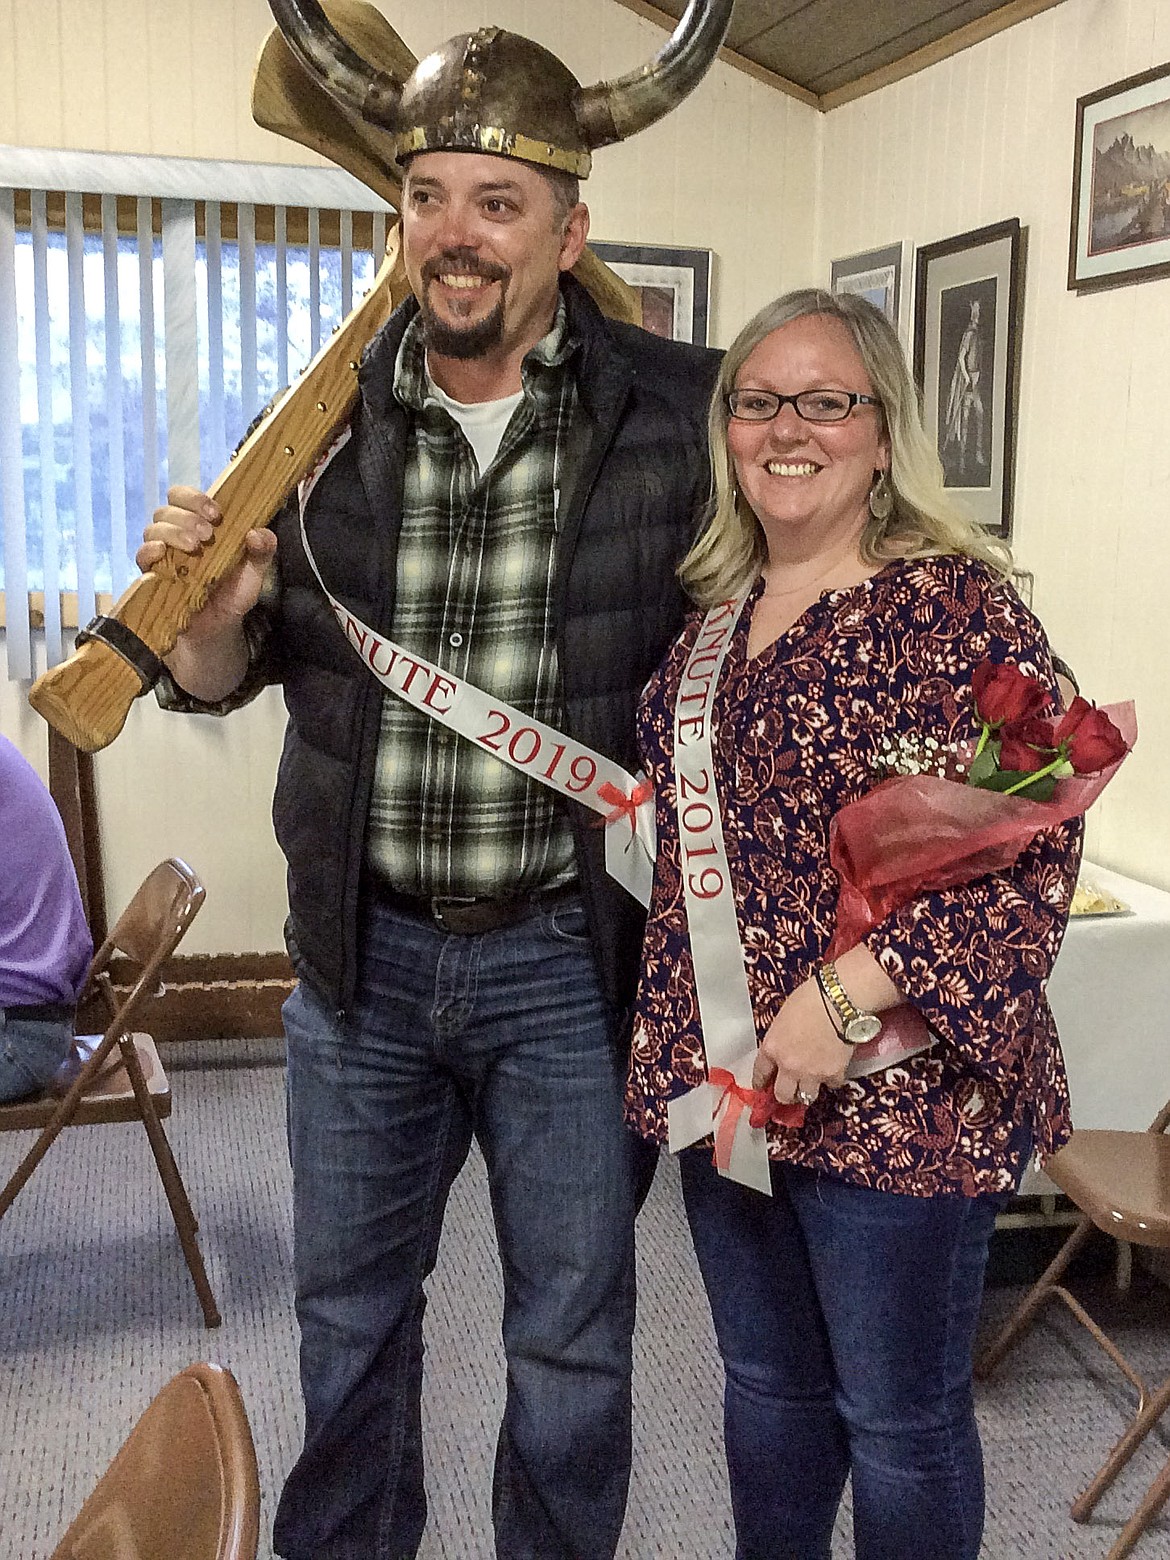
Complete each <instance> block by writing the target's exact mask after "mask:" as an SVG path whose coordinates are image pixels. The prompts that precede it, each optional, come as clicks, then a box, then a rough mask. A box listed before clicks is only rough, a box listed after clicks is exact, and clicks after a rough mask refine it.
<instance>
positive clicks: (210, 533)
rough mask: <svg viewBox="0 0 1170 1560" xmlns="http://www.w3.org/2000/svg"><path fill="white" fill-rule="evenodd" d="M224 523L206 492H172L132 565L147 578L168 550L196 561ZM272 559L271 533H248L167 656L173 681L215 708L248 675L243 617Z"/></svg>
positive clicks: (182, 489)
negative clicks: (241, 552) (236, 556)
mask: <svg viewBox="0 0 1170 1560" xmlns="http://www.w3.org/2000/svg"><path fill="white" fill-rule="evenodd" d="M222 519H223V516H222V515H221V514H220V512H219V509H218V508H217V506H216V504H215V501H214V500H213V499H211V498H209V497H208V496H207V494H206V493H201V492H199V490H198V489H197V488H190V487H173V488H171V489H170V490H169V491H168V493H167V502H166V504H165V505H164V507H163V508H161V509H156V510H155V512H154V515H153V516H152V518H151V521H150V524H149V525H148V526H147V527H146V529H145V530H144V531H143V533H142V545H141V547H139V549H138V551H137V553H136V554H135V555H134V561H135V562H136V563H137V565H138V567H139V568H140V569H141V570H142V571H143V573H144V574H145V573H147V572H148V571H149V570H150V569H152V568H153V567H154V566H155V564H157V563H159V562H160V561H161V560H162V558H163V555H164V553H165V551H166V549H167V548H168V547H174V548H177V549H178V551H180V552H185V553H190V554H191V555H192V557H196V558H197V557H199V555H200V554H201V553H202V551H203V549H204V548H205V547H212V546H214V545H215V528H216V526H218V525H219V523H220V521H221V520H222ZM275 556H276V536H275V534H274V533H273V532H272V531H270V530H268V529H266V528H263V529H256V530H251V531H249V532H248V534H247V536H246V537H245V538H244V555H243V557H242V558H241V560H240V562H239V564H238V565H237V566H236V567H235V568H234V569H230V570H229V571H228V573H227V574H225V575H224V577H223V578H222V579H221V580H220V581H219V582H218V584H216V586H215V587H214V589H213V590H212V591H211V594H210V595H209V596H208V598H207V600H206V602H205V603H204V605H203V606H202V607H201V608H200V610H199V611H198V612H197V613H196V614H195V616H194V617H193V618H192V619H191V621H190V622H189V623H188V625H187V627H186V629H185V631H184V632H183V633H182V634H180V635H179V638H178V641H177V643H176V645H175V648H174V649H173V650H172V651H171V653H170V655H168V656H167V657H166V664H167V667H168V669H169V671H170V673H171V675H172V677H174V679H175V681H176V682H177V683H178V684H179V686H180V687H182V688H185V689H186V691H187V692H188V693H190V694H193V695H194V697H195V698H197V699H200V700H203V701H204V702H205V703H208V704H214V703H216V702H217V701H218V700H219V699H222V698H224V697H225V696H226V695H227V694H229V693H231V692H232V690H233V689H234V688H236V687H237V686H238V685H239V683H240V681H241V679H242V678H243V676H244V673H245V672H246V671H247V669H248V647H247V642H246V640H245V638H244V628H243V624H244V618H245V616H246V615H247V613H248V612H250V611H251V609H252V608H253V607H254V606H255V605H256V603H257V601H258V600H259V599H260V590H261V587H262V586H263V584H264V576H265V574H266V572H267V570H268V567H269V565H270V564H271V563H272V560H273V558H274V557H275Z"/></svg>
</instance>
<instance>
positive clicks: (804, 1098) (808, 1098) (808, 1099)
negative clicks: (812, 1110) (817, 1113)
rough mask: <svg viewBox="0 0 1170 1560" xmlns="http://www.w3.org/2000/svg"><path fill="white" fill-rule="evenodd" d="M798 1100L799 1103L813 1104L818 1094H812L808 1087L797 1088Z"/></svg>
mask: <svg viewBox="0 0 1170 1560" xmlns="http://www.w3.org/2000/svg"><path fill="white" fill-rule="evenodd" d="M796 1102H797V1104H798V1105H812V1104H814V1103H815V1102H816V1095H815V1094H810V1093H809V1092H808V1090H807V1089H797V1091H796Z"/></svg>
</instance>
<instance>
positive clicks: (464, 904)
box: [430, 899, 477, 937]
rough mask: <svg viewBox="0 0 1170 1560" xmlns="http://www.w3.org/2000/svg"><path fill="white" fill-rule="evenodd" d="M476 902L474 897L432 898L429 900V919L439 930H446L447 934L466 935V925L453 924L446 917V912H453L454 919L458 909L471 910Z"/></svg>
mask: <svg viewBox="0 0 1170 1560" xmlns="http://www.w3.org/2000/svg"><path fill="white" fill-rule="evenodd" d="M476 902H477V901H476V900H474V899H432V900H431V901H430V911H431V920H432V921H433V922H434V923H435V925H436V926H437V927H438V928H439V930H440V931H441V932H446V933H447V934H448V936H451V937H460V936H466V934H467V928H466V926H459V925H453V924H452V923H451V922H449V921H448V920H447V919H446V917H447V915H448V914H450V913H453V914H454V917H455V919H456V920H458V917H459V913H460V911H465V910H472V909H473V907H474V906H475V904H476Z"/></svg>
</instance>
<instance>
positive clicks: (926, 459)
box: [679, 287, 1012, 606]
mask: <svg viewBox="0 0 1170 1560" xmlns="http://www.w3.org/2000/svg"><path fill="white" fill-rule="evenodd" d="M812 314H823V315H825V316H827V317H828V318H829V319H835V320H840V322H841V323H842V325H844V326H845V328H846V330H847V331H848V332H849V335H850V337H851V338H852V340H853V344H854V346H855V347H856V348H857V351H858V354H859V355H860V357H861V361H862V364H863V366H864V368H865V371H866V374H867V375H868V376H869V381H870V383H871V384H872V386H873V389H874V394H875V395H876V396H877V397H878V399H879V400H880V401H881V403H882V410H883V415H884V419H885V430H886V434H887V436H888V438H889V441H890V470H889V480H890V488H891V491H892V495H893V507H892V509H891V511H890V514H889V516H888V518H887V519H885V520H876V519H874V518H873V517H872V516H871V517H870V519H869V521H868V523H867V525H866V527H865V530H864V531H863V532H862V537H861V556H862V558H863V559H864V560H865V561H866V562H867V563H879V564H880V563H888V562H889V561H890V560H891V559H894V558H922V557H928V556H930V555H931V554H939V553H961V554H963V555H965V556H966V557H968V558H978V559H980V560H981V561H982V562H984V563H987V564H990V566H991V567H992V568H993V569H995V570H997V571H998V572H999V573H1001V574H1004V575H1007V574H1009V573H1010V572H1011V567H1012V559H1011V553H1010V551H1009V549H1008V547H1007V545H1006V543H1004V542H1001V541H999V540H998V539H997V538H995V537H991V536H988V534H987V533H986V531H984V530H983V529H982V528H981V527H979V526H978V525H976V524H975V523H974V522H973V521H972V520H971V519H970V518H969V517H968V515H967V514H966V512H965V511H964V510H963V509H962V508H961V507H960V506H959V505H958V504H957V503H956V502H955V500H954V499H953V498H952V497H951V496H950V494H949V493H948V492H947V490H946V488H945V487H944V485H943V470H942V463H941V462H940V460H939V458H938V452H937V451H936V449H935V447H934V445H933V443H932V442H931V439H930V435H929V434H928V433H927V431H926V429H925V427H924V426H923V422H922V412H921V409H920V406H919V401H918V392H917V390H916V389H915V386H914V380H913V378H912V377H911V374H910V369H909V367H908V366H907V363H906V356H905V353H904V352H903V351H902V344H901V342H900V341H899V340H898V337H897V333H896V332H895V330H894V328H893V326H892V325H891V324H890V322H889V320H888V319H887V318H886V316H885V315H884V314H883V313H882V312H881V310H880V309H876V308H875V307H874V306H873V304H872V303H869V302H867V301H866V299H864V298H860V297H857V296H855V295H854V294H851V293H840V294H835V293H827V292H822V291H820V290H819V289H818V288H813V287H809V288H802V289H801V290H800V291H798V292H791V293H786V294H785V295H784V296H783V297H782V298H777V299H776V301H775V302H774V303H770V304H768V305H767V306H766V307H765V308H763V309H761V310H760V312H759V313H758V314H757V315H756V316H755V318H754V319H752V320H749V321H748V323H747V324H746V325H745V326H744V328H743V329H742V330H741V331H740V333H739V335H738V336H737V337H736V338H735V340H734V341H733V342H732V344H731V346H730V347H729V348H728V351H727V354H726V356H725V357H724V359H723V366H722V369H721V371H720V374H719V382H718V383H717V385H716V386H715V392H714V394H713V396H712V398H711V409H710V413H709V415H708V433H709V437H710V451H711V476H712V493H713V497H712V500H711V505H710V508H709V510H708V518H707V523H706V525H705V526H704V528H703V531H702V534H701V535H700V536H699V538H698V540H697V541H696V542H695V544H694V546H693V547H692V548H691V550H690V552H688V553H687V555H686V557H685V558H684V559H683V561H682V563H681V565H680V566H679V578H680V579H681V580H682V582H683V584H684V586H685V587H686V589H687V590H688V591H689V592H690V594H691V595H692V596H693V597H694V599H695V600H696V601H697V602H698V603H699V604H700V605H701V606H710V605H712V603H714V602H716V601H721V600H723V599H725V598H726V597H727V596H730V595H734V594H736V593H737V592H739V591H740V590H742V589H743V587H744V586H745V585H746V584H747V583H748V582H749V580H751V579H753V578H754V577H755V575H756V574H758V573H759V571H760V569H761V567H762V566H763V563H764V561H765V558H766V555H767V554H766V548H765V543H764V533H763V530H762V529H761V527H760V523H759V521H758V520H757V519H756V516H755V514H754V513H753V512H752V509H751V508H750V506H749V505H748V503H747V500H746V499H745V498H744V497H743V496H742V494H741V493H740V492H739V489H738V487H737V485H736V481H735V468H734V466H733V465H732V461H731V455H730V453H729V451H728V448H727V422H728V417H729V413H728V410H727V396H728V394H729V393H730V391H731V390H732V389H733V388H734V385H735V379H736V375H737V374H738V373H739V371H740V369H741V368H742V367H743V365H744V363H745V362H746V361H747V359H748V358H749V357H750V355H751V353H752V352H753V351H754V350H755V348H756V347H757V346H758V345H759V344H760V342H761V341H763V340H764V338H765V337H766V336H770V335H771V334H772V332H773V331H775V330H779V329H780V327H781V326H782V325H787V324H788V323H789V322H790V321H792V320H797V319H802V318H804V317H805V316H806V315H812Z"/></svg>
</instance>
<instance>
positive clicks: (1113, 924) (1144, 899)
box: [1020, 862, 1170, 1196]
mask: <svg viewBox="0 0 1170 1560" xmlns="http://www.w3.org/2000/svg"><path fill="white" fill-rule="evenodd" d="M1082 875H1083V876H1084V877H1085V879H1086V880H1087V881H1088V882H1090V883H1092V884H1094V885H1095V886H1096V887H1098V888H1102V889H1104V890H1106V891H1107V892H1108V893H1110V894H1113V895H1115V896H1116V898H1118V899H1120V900H1122V901H1123V902H1124V903H1125V904H1127V905H1129V906H1130V909H1131V910H1132V912H1133V913H1132V914H1130V915H1103V916H1074V917H1073V918H1072V919H1071V920H1070V921H1069V924H1068V931H1067V933H1066V934H1065V939H1064V944H1063V946H1062V947H1061V950H1060V955H1059V957H1058V958H1057V961H1056V964H1055V966H1054V967H1053V971H1052V977H1051V979H1050V980H1049V983H1048V1000H1049V1002H1050V1003H1051V1005H1052V1012H1053V1015H1054V1017H1055V1019H1056V1027H1057V1029H1058V1030H1059V1032H1060V1043H1061V1049H1062V1050H1063V1051H1064V1060H1065V1065H1066V1067H1067V1068H1068V1082H1069V1093H1070V1095H1071V1097H1072V1114H1073V1124H1074V1126H1077V1127H1097V1128H1102V1127H1105V1128H1111V1129H1114V1130H1130V1131H1144V1129H1145V1128H1146V1127H1148V1126H1149V1124H1150V1122H1151V1121H1152V1120H1153V1119H1154V1117H1155V1116H1156V1115H1157V1113H1158V1111H1159V1110H1160V1109H1161V1107H1162V1105H1163V1104H1164V1103H1165V1101H1166V1100H1167V1099H1168V1098H1170V893H1165V892H1164V891H1163V890H1162V889H1160V888H1152V887H1151V886H1150V885H1149V884H1148V883H1139V882H1137V881H1136V880H1135V879H1133V878H1127V877H1122V876H1121V875H1120V873H1117V872H1110V871H1108V870H1107V869H1106V868H1105V867H1098V866H1094V865H1093V864H1092V863H1090V862H1086V863H1085V866H1084V869H1083V874H1082ZM1051 1190H1053V1188H1052V1183H1051V1182H1050V1181H1048V1179H1047V1177H1045V1176H1038V1175H1037V1174H1036V1172H1035V1171H1032V1170H1029V1172H1028V1173H1027V1175H1026V1176H1025V1178H1024V1184H1023V1185H1022V1186H1021V1188H1020V1191H1021V1193H1022V1194H1023V1195H1025V1196H1029V1195H1031V1196H1036V1195H1038V1194H1040V1193H1043V1192H1048V1191H1051Z"/></svg>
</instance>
